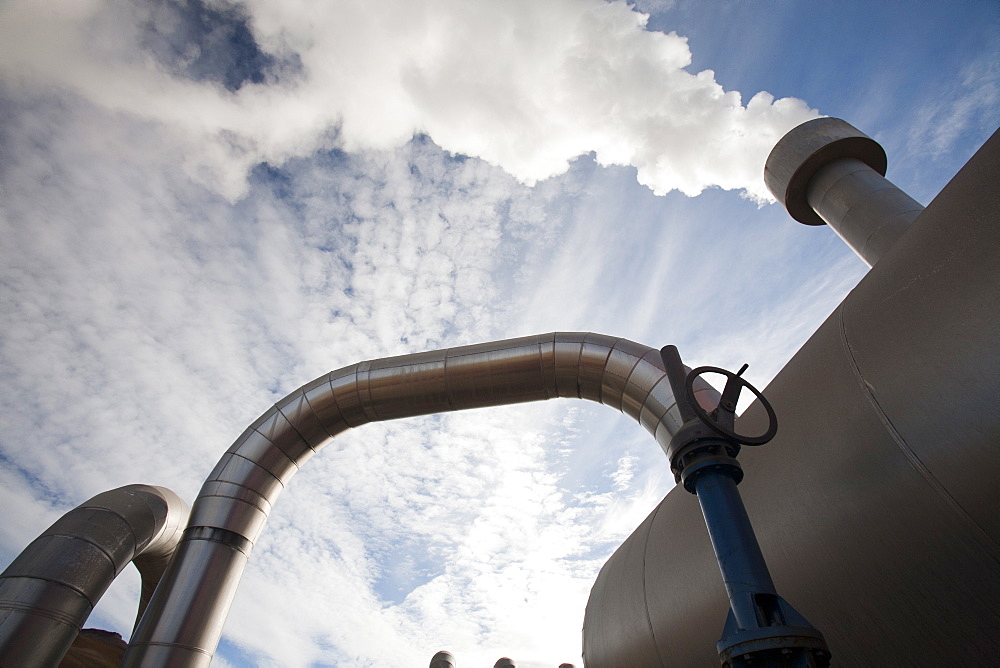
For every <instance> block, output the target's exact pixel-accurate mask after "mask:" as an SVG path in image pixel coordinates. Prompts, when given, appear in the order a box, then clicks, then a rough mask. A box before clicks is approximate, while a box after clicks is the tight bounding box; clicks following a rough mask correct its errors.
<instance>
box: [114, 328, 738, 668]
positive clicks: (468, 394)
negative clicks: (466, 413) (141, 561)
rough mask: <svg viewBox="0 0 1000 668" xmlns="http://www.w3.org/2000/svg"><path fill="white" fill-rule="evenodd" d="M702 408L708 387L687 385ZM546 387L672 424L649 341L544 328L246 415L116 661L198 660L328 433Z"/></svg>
mask: <svg viewBox="0 0 1000 668" xmlns="http://www.w3.org/2000/svg"><path fill="white" fill-rule="evenodd" d="M696 395H697V396H698V398H699V402H700V403H701V404H702V405H704V406H705V408H706V409H707V410H711V409H713V408H714V407H715V406H716V405H717V404H718V397H719V395H718V393H717V392H716V391H715V389H714V388H712V387H711V386H709V385H708V384H707V383H704V382H702V383H701V384H699V385H698V386H696ZM555 397H572V398H580V399H589V400H590V401H596V402H599V403H602V404H605V405H608V406H611V407H613V408H615V409H617V410H620V411H622V412H624V413H625V414H626V415H629V416H630V417H632V418H633V419H635V420H637V421H638V422H639V423H640V424H641V425H642V426H643V427H645V428H646V430H647V431H649V432H650V433H651V434H653V435H654V437H655V438H656V440H657V442H659V443H660V445H661V447H664V448H665V447H666V446H667V445H668V443H669V441H670V437H671V435H672V434H673V432H674V431H675V430H676V429H677V428H678V427H679V426H680V419H679V416H678V415H677V413H676V407H675V402H674V399H673V395H672V393H671V390H670V383H669V382H668V381H667V380H666V376H665V372H664V370H663V363H662V361H661V358H660V353H659V351H658V350H656V349H654V348H649V347H647V346H643V345H639V344H636V343H632V342H631V341H626V340H624V339H616V338H612V337H608V336H602V335H599V334H585V333H555V334H544V335H540V336H531V337H526V338H520V339H510V340H507V341H497V342H494V343H484V344H479V345H473V346H463V347H461V348H451V349H447V350H438V351H434V352H424V353H417V354H414V355H404V356H402V357H391V358H386V359H380V360H374V361H367V362H360V363H358V364H353V365H351V366H348V367H345V368H343V369H339V370H337V371H334V372H332V373H329V374H327V375H324V376H321V377H319V378H317V379H316V380H314V381H312V382H311V383H307V384H306V385H303V386H302V387H300V388H299V389H297V390H295V391H294V392H292V393H291V394H289V395H288V396H287V397H285V398H284V399H282V400H281V401H279V402H278V403H277V404H275V405H274V406H273V407H272V408H271V409H270V410H268V411H267V412H266V413H264V414H263V415H262V416H260V418H258V419H257V421H256V422H254V423H253V424H252V425H251V426H250V427H249V428H248V429H247V430H246V431H245V432H244V433H243V435H242V436H240V437H239V438H238V439H237V440H236V442H235V443H234V444H233V446H232V447H231V448H230V449H229V450H228V451H227V452H226V453H225V454H224V455H223V456H222V459H220V460H219V463H218V465H216V467H215V469H214V470H213V471H212V472H211V473H210V474H209V476H208V479H207V481H206V482H205V484H204V486H203V487H202V489H201V492H200V493H199V495H198V499H197V500H196V501H195V504H194V507H193V508H192V511H191V521H190V523H189V524H188V527H187V529H186V530H185V532H184V537H183V539H182V541H181V544H180V547H179V548H178V551H177V557H176V558H175V559H174V561H173V562H172V563H171V565H170V567H169V569H168V571H167V573H166V575H165V576H164V578H163V582H162V583H161V584H160V586H159V587H158V588H157V590H156V593H155V594H154V596H153V600H152V601H151V602H150V604H149V610H148V612H147V614H146V615H145V616H144V617H143V619H142V621H141V622H140V624H139V627H138V628H137V629H136V631H135V633H134V634H133V636H132V643H131V645H130V646H129V649H128V651H127V652H126V654H125V659H124V662H123V665H127V666H139V665H141V666H145V667H147V668H148V667H151V666H207V665H208V664H209V663H210V662H211V660H212V655H213V654H214V653H215V649H216V646H217V645H218V642H219V638H220V636H221V634H222V627H223V624H224V623H225V620H226V615H227V614H228V612H229V606H230V604H231V603H232V599H233V596H234V595H235V593H236V587H237V585H238V584H239V581H240V577H241V576H242V573H243V569H244V567H245V566H246V563H247V559H248V557H249V556H250V550H251V548H252V547H253V544H254V542H255V541H256V540H257V537H258V536H259V535H260V532H261V531H262V530H263V528H264V523H265V522H266V521H267V516H268V513H270V511H271V506H272V504H273V503H274V502H275V500H276V499H277V498H278V495H279V494H280V492H281V491H282V490H283V489H284V487H285V485H287V484H288V482H289V480H290V479H291V478H292V476H293V475H295V473H296V472H297V471H298V470H299V468H300V467H301V466H302V465H303V464H304V463H305V461H306V460H308V459H309V458H310V457H312V456H313V455H314V454H316V452H317V451H318V450H319V449H320V448H322V447H323V445H325V444H326V442H327V441H328V440H329V439H330V438H331V437H333V436H336V435H337V434H339V433H341V432H344V431H346V430H348V429H350V428H351V427H358V426H361V425H363V424H365V423H368V422H377V421H382V420H393V419H396V418H403V417H410V416H415V415H428V414H432V413H443V412H446V411H454V410H462V409H466V408H479V407H483V406H499V405H503V404H514V403H521V402H527V401H539V400H542V399H552V398H555Z"/></svg>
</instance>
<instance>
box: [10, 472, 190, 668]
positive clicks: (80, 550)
mask: <svg viewBox="0 0 1000 668" xmlns="http://www.w3.org/2000/svg"><path fill="white" fill-rule="evenodd" d="M187 518H188V508H187V504H185V503H184V501H182V500H181V499H180V498H179V497H178V496H177V495H176V494H174V493H173V492H171V491H170V490H169V489H166V488H164V487H152V486H150V485H127V486H125V487H119V488H118V489H113V490H110V491H108V492H104V493H102V494H98V495H97V496H95V497H94V498H92V499H90V500H89V501H86V502H84V503H82V504H80V505H79V506H77V507H76V508H74V509H73V510H71V511H69V512H68V513H66V514H65V515H63V516H62V517H61V518H59V519H58V520H56V522H55V524H53V525H52V526H50V527H49V528H48V529H46V530H45V531H44V532H42V534H41V535H40V536H39V537H38V538H36V539H35V540H33V541H32V542H31V543H30V544H29V545H28V546H27V547H26V548H24V550H23V551H22V552H21V554H19V555H18V556H17V558H16V559H14V561H13V562H12V563H11V564H10V565H9V566H8V567H7V570H5V571H4V572H3V573H2V574H0V666H55V665H58V664H59V662H60V661H61V660H62V657H63V655H64V654H65V653H66V651H67V650H68V649H69V647H70V645H72V644H73V640H75V639H76V634H77V633H78V632H79V630H80V627H82V626H83V623H84V622H85V621H87V617H88V616H89V615H90V612H91V610H93V609H94V606H95V605H97V602H98V601H99V600H100V598H101V596H102V595H103V594H104V592H105V591H106V590H107V588H108V587H109V586H110V585H111V582H112V581H113V580H114V579H115V577H117V576H118V574H119V573H121V572H122V569H124V568H125V567H126V566H127V565H128V564H129V562H133V563H135V565H136V568H138V569H139V573H140V575H141V576H142V594H141V597H140V600H139V611H138V613H137V615H136V623H137V624H138V621H139V618H140V617H142V613H143V611H144V610H145V609H146V606H147V604H148V603H149V599H150V597H151V596H152V593H153V590H154V589H155V588H156V584H157V582H159V580H160V576H161V575H162V574H163V572H164V570H165V569H166V566H167V564H168V562H169V561H170V558H171V556H172V555H173V553H174V549H175V548H176V546H177V544H178V541H179V540H180V537H181V533H182V530H183V527H184V525H185V523H186V522H187Z"/></svg>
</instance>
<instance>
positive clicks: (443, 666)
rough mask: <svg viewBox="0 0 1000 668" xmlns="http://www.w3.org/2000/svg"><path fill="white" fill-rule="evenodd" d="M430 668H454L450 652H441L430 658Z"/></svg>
mask: <svg viewBox="0 0 1000 668" xmlns="http://www.w3.org/2000/svg"><path fill="white" fill-rule="evenodd" d="M430 668H456V664H455V657H454V655H452V653H451V652H446V651H444V650H441V651H440V652H438V653H437V654H435V655H434V656H433V657H431V665H430Z"/></svg>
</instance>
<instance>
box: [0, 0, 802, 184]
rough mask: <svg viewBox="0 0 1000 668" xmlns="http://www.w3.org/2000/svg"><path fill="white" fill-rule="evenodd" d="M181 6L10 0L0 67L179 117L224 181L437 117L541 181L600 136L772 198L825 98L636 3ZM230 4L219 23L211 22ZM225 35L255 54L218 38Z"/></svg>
mask: <svg viewBox="0 0 1000 668" xmlns="http://www.w3.org/2000/svg"><path fill="white" fill-rule="evenodd" d="M215 4H216V3H212V5H211V6H215ZM170 5H171V3H165V4H164V3H152V4H146V3H139V4H133V3H124V2H115V1H114V0H109V1H107V2H99V1H97V0H90V1H88V2H74V3H57V4H55V5H50V6H47V7H44V8H42V7H39V6H38V5H37V4H36V3H34V2H31V1H30V0H14V1H12V2H8V3H6V4H5V7H4V8H3V10H0V12H2V13H0V17H2V21H0V63H2V65H0V66H2V67H3V68H4V70H5V74H6V75H7V76H8V77H20V76H23V77H32V78H39V77H41V78H45V79H48V80H50V81H52V82H54V83H56V84H58V85H62V86H65V87H68V88H70V89H73V90H75V91H76V92H77V93H79V94H81V95H84V96H86V97H87V98H88V99H90V100H91V101H92V102H94V103H96V104H98V105H101V106H104V107H106V108H109V109H114V110H121V111H126V112H128V113H130V114H133V115H135V116H138V117H140V118H146V119H150V120H155V121H157V122H161V123H164V124H166V125H168V126H169V127H171V128H174V129H175V130H176V132H177V133H178V136H179V139H180V140H183V141H185V142H186V143H187V150H186V168H187V169H188V171H189V173H191V174H193V175H197V176H198V177H199V178H201V179H202V180H203V181H205V182H206V183H208V184H210V185H211V186H212V187H214V188H216V189H218V190H219V191H220V192H222V193H224V194H226V195H227V196H229V197H230V198H236V197H238V196H240V195H242V194H244V193H245V192H246V185H247V181H246V179H245V176H246V173H247V170H248V168H249V167H250V166H252V165H254V164H257V163H259V162H261V161H270V162H273V163H282V162H284V161H285V160H287V159H288V158H290V157H292V156H296V155H305V154H308V153H309V152H311V151H313V150H316V149H319V148H330V147H340V148H343V149H345V150H347V151H357V150H361V149H372V148H375V149H382V148H390V147H394V146H398V145H401V144H403V143H405V142H406V141H408V140H409V139H410V137H412V136H413V134H414V132H423V133H427V134H428V135H430V137H431V138H432V139H433V140H434V141H435V142H436V143H437V144H438V145H439V146H441V147H442V148H444V149H446V150H448V151H451V152H454V153H458V154H464V155H470V156H476V157H480V158H482V159H484V160H486V161H488V162H490V163H492V164H495V165H498V166H500V167H501V168H503V169H504V170H505V171H507V172H508V173H510V174H512V175H514V176H515V177H516V178H518V179H520V180H521V181H523V182H525V183H529V184H530V183H534V182H536V181H538V180H540V179H545V178H547V177H550V176H552V175H555V174H559V173H562V172H564V171H565V170H566V168H567V165H568V161H569V160H571V159H572V158H574V157H577V156H579V155H581V154H587V153H590V152H594V153H595V155H596V159H597V160H598V162H599V163H601V164H604V165H610V164H616V165H632V166H634V167H636V168H637V170H638V179H639V181H640V182H641V183H643V184H645V185H648V186H649V187H650V188H651V189H653V191H654V192H656V193H665V192H669V191H671V190H675V189H676V190H680V191H682V192H684V193H686V194H688V195H695V194H697V193H699V192H701V191H702V190H703V189H705V188H707V187H711V186H719V187H722V188H724V189H741V190H744V191H745V192H746V193H747V194H748V195H749V196H750V197H752V198H755V199H758V200H761V201H763V200H767V199H768V198H769V196H768V194H767V192H766V190H765V189H764V186H763V182H762V178H761V165H762V164H763V161H764V158H765V157H766V155H767V152H768V151H769V150H770V148H771V147H772V146H773V145H774V143H775V142H776V141H777V139H778V138H779V137H780V136H781V135H782V134H783V133H784V132H786V131H787V130H788V129H790V128H792V127H794V126H795V125H797V124H799V123H801V122H803V121H805V120H808V119H810V118H812V117H815V116H816V112H815V111H814V110H811V109H809V108H808V107H807V106H806V105H805V103H803V102H802V101H801V100H797V99H794V98H784V99H780V100H775V99H774V98H773V97H772V96H771V95H769V94H767V93H765V92H761V93H758V94H756V95H755V96H753V97H752V98H751V99H750V100H749V101H748V102H747V104H746V106H744V105H743V101H742V98H741V95H740V93H738V92H736V91H725V90H723V88H722V87H721V86H720V85H719V84H718V83H716V82H715V80H714V73H713V72H712V71H711V70H705V71H702V72H699V73H696V74H692V73H690V72H688V71H687V70H685V69H684V68H685V67H686V66H688V65H689V64H690V63H691V53H690V51H689V49H688V45H687V40H686V39H685V38H683V37H680V36H678V35H676V34H675V33H670V34H663V33H660V32H654V31H648V30H646V29H645V24H646V20H647V15H645V14H642V13H640V12H637V11H634V10H633V9H632V8H631V7H630V6H629V5H627V4H626V3H625V2H603V1H601V0H551V1H549V2H534V1H532V0H505V1H503V2H466V1H461V0H451V1H437V2H407V1H402V0H400V1H395V2H393V1H389V2H378V3H362V4H359V3H354V2H337V1H331V2H323V3H305V2H280V3H276V2H268V1H266V0H250V1H249V2H246V3H243V4H241V5H238V6H235V7H234V6H231V5H229V4H227V3H218V7H220V8H221V9H217V10H215V11H214V13H213V12H212V11H206V10H205V9H202V10H201V20H200V21H198V22H193V21H191V20H190V19H189V18H188V19H185V18H183V17H184V16H185V14H183V13H180V12H176V11H175V12H169V11H166V10H165V9H164V7H165V6H166V7H170ZM185 6H186V7H193V6H199V7H200V6H201V5H200V4H197V3H191V5H185ZM188 13H190V12H188ZM235 20H238V21H240V23H239V24H238V25H239V26H240V28H239V30H237V29H235V28H231V29H230V30H229V31H228V33H226V34H224V35H223V36H224V37H225V39H221V38H220V36H219V32H220V31H219V30H218V29H216V30H213V29H212V28H211V25H208V26H207V27H206V25H205V24H206V23H208V24H211V22H212V21H217V22H226V21H228V22H229V23H230V24H231V23H233V21H235ZM251 33H252V36H253V40H251V39H250V35H251ZM254 40H255V41H254ZM227 48H228V49H230V50H232V49H233V48H242V49H243V51H244V52H245V53H246V54H247V55H248V57H249V58H250V59H251V61H252V64H253V65H254V67H251V68H249V70H248V71H247V72H244V73H242V75H241V74H240V73H238V72H236V71H235V70H234V67H235V65H234V64H233V63H232V62H231V58H228V59H227V58H225V57H223V56H218V55H216V56H212V55H211V54H212V52H219V51H225V50H226V49H227ZM213 72H214V74H215V77H214V80H213V76H212V73H213Z"/></svg>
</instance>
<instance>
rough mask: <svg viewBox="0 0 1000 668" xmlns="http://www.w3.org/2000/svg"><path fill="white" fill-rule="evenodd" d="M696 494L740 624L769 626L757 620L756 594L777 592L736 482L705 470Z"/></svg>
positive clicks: (700, 475) (715, 472)
mask: <svg viewBox="0 0 1000 668" xmlns="http://www.w3.org/2000/svg"><path fill="white" fill-rule="evenodd" d="M695 493H696V494H697V495H698V503H699V504H700V505H701V512H702V514H703V515H704V516H705V524H706V526H708V534H709V536H710V537H711V539H712V548H713V549H714V550H715V558H716V560H718V562H719V570H720V571H722V579H723V581H724V582H725V584H726V593H727V594H728V595H729V603H730V606H731V607H732V610H733V616H734V617H736V622H737V624H738V625H739V627H740V628H742V629H753V628H757V627H758V626H765V625H767V623H768V622H767V620H758V619H757V609H758V606H757V604H756V602H755V600H754V595H755V594H770V595H772V596H773V595H776V594H777V592H776V591H775V589H774V582H773V581H772V580H771V574H770V572H769V571H768V570H767V564H766V563H765V561H764V555H763V554H762V553H761V551H760V545H759V544H758V543H757V536H756V535H755V534H754V531H753V527H752V526H751V524H750V518H749V517H748V516H747V511H746V507H745V506H744V505H743V500H742V499H741V498H740V495H739V492H738V491H737V490H736V482H735V481H734V480H733V479H732V477H731V476H730V475H729V474H728V473H726V472H724V471H711V470H707V471H703V472H700V474H699V475H698V478H697V480H696V481H695Z"/></svg>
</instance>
